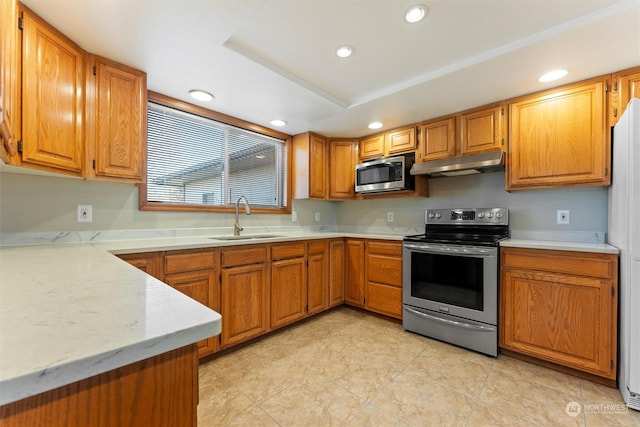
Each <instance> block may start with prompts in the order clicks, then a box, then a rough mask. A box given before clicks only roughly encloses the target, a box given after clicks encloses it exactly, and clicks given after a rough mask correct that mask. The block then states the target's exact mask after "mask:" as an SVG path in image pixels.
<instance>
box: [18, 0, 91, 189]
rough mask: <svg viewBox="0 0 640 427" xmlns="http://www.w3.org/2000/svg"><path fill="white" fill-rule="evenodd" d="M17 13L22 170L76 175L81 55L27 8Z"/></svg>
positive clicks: (80, 146) (81, 136)
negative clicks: (19, 20)
mask: <svg viewBox="0 0 640 427" xmlns="http://www.w3.org/2000/svg"><path fill="white" fill-rule="evenodd" d="M21 14H22V18H23V21H22V22H23V31H22V165H32V166H33V165H35V166H41V167H42V168H45V169H50V170H54V171H57V172H63V173H68V174H72V175H77V176H80V175H82V172H83V163H84V160H83V159H84V142H85V129H84V105H85V89H84V85H85V53H84V51H83V50H82V49H81V48H80V47H79V46H78V45H76V44H75V43H74V42H72V41H71V40H69V39H68V38H66V37H65V36H64V35H62V34H61V33H59V32H58V31H56V30H55V29H54V28H53V27H51V26H50V25H49V24H47V23H46V22H45V21H43V20H42V19H40V18H39V17H38V16H37V15H35V14H33V13H32V12H31V11H30V10H29V9H27V8H25V7H23V6H21Z"/></svg>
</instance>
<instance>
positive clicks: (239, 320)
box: [220, 264, 269, 347]
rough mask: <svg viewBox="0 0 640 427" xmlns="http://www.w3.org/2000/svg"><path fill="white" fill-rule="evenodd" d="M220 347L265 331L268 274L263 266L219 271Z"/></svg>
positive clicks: (266, 326) (266, 323) (267, 311)
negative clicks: (220, 278)
mask: <svg viewBox="0 0 640 427" xmlns="http://www.w3.org/2000/svg"><path fill="white" fill-rule="evenodd" d="M221 299H222V304H221V313H220V314H221V315H222V318H223V319H224V320H223V321H222V347H229V346H232V345H234V344H239V343H241V342H243V341H246V340H248V339H250V338H253V337H257V336H258V335H261V334H263V333H264V332H266V331H267V330H268V329H269V274H268V270H267V265H266V264H254V265H246V266H240V267H232V268H224V269H222V284H221Z"/></svg>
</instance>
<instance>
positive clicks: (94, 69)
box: [93, 65, 96, 76]
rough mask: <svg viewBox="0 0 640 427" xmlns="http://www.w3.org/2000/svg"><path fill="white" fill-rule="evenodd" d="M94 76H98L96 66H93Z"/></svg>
mask: <svg viewBox="0 0 640 427" xmlns="http://www.w3.org/2000/svg"><path fill="white" fill-rule="evenodd" d="M93 75H94V76H95V75H96V66H95V65H94V66H93Z"/></svg>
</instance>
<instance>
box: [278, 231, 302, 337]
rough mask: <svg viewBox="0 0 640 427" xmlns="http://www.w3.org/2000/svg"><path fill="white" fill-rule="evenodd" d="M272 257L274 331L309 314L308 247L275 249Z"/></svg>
mask: <svg viewBox="0 0 640 427" xmlns="http://www.w3.org/2000/svg"><path fill="white" fill-rule="evenodd" d="M272 257H274V258H275V259H274V260H273V261H272V262H271V328H272V329H275V328H279V327H281V326H284V325H287V324H289V323H293V322H295V321H297V320H300V319H302V318H304V317H305V316H306V314H307V260H306V246H305V243H304V242H296V243H293V244H283V245H277V246H274V247H273V248H272ZM279 257H282V258H279Z"/></svg>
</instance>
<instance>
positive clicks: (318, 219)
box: [316, 212, 320, 222]
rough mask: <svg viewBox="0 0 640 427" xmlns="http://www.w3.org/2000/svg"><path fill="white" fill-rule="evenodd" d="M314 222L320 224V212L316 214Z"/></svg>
mask: <svg viewBox="0 0 640 427" xmlns="http://www.w3.org/2000/svg"><path fill="white" fill-rule="evenodd" d="M316 222H320V212H316Z"/></svg>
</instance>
